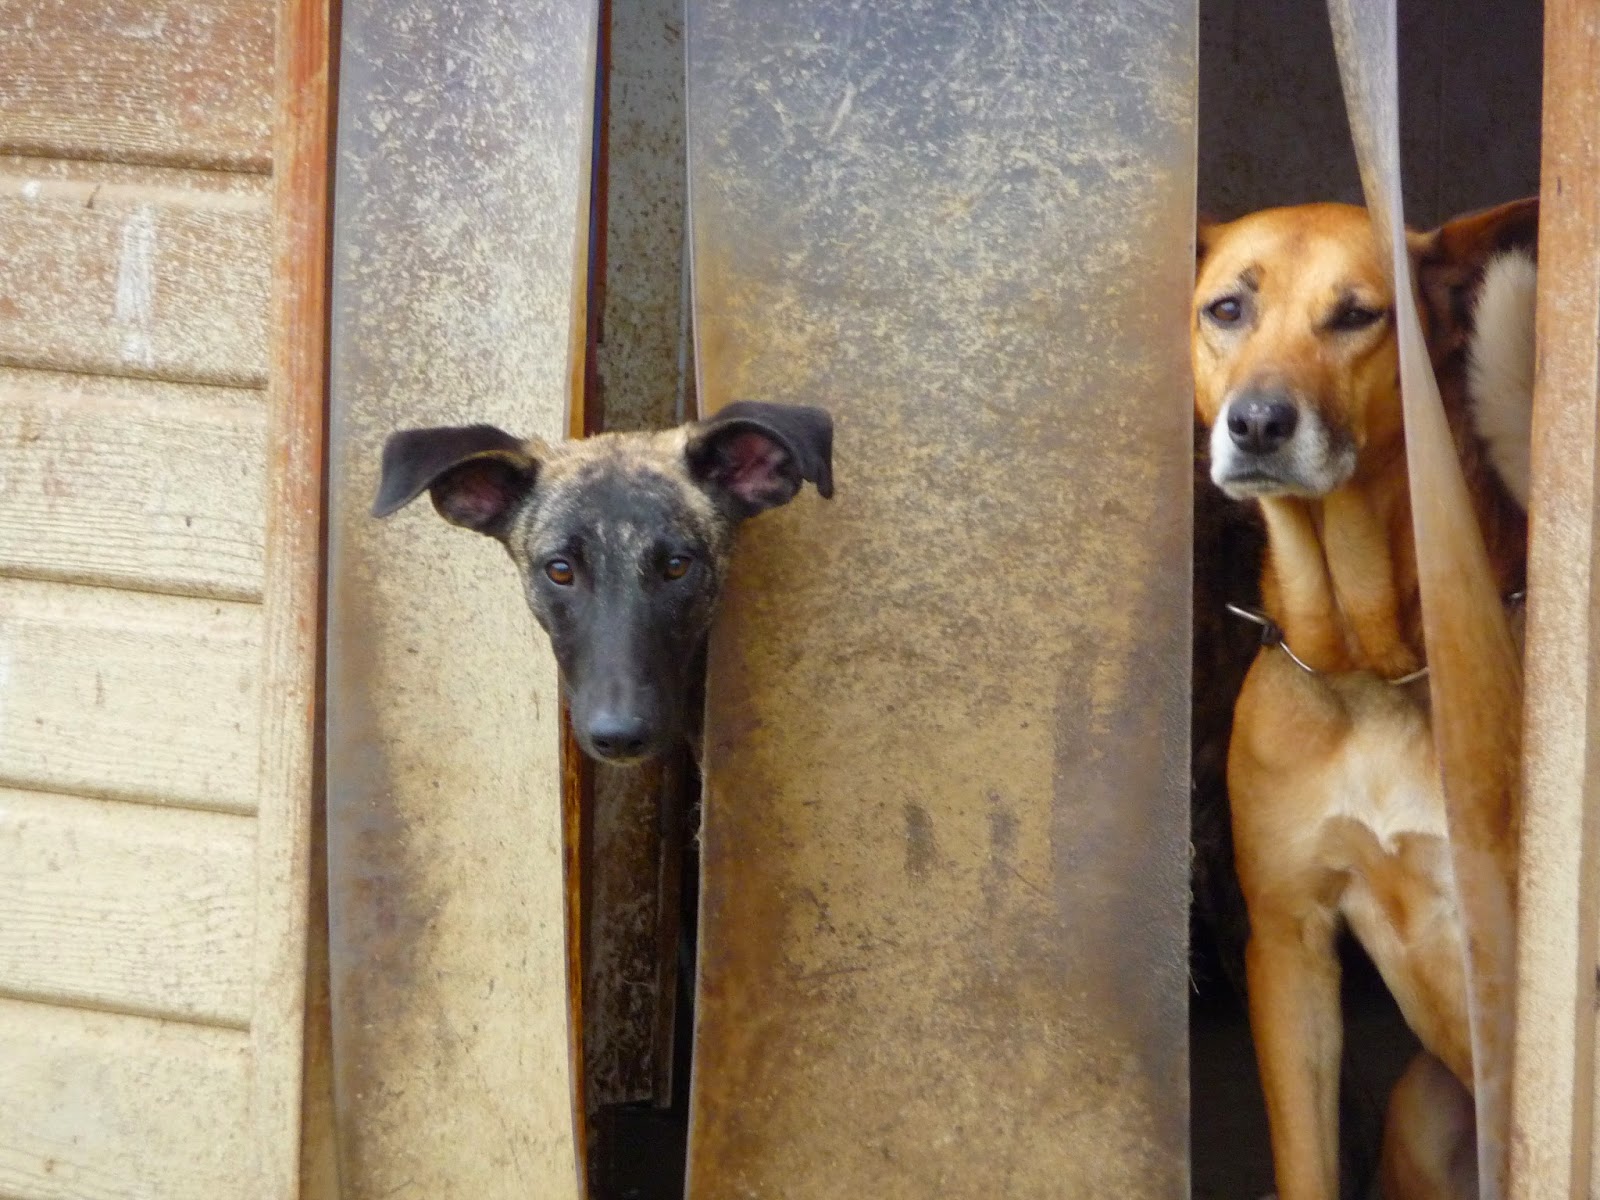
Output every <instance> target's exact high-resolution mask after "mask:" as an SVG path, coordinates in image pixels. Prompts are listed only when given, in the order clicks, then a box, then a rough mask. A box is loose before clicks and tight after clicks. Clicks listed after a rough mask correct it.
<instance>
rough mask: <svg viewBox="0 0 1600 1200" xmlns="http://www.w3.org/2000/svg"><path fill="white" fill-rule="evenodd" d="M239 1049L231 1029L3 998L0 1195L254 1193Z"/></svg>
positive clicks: (244, 1064) (224, 1197) (244, 1060)
mask: <svg viewBox="0 0 1600 1200" xmlns="http://www.w3.org/2000/svg"><path fill="white" fill-rule="evenodd" d="M248 1051H249V1042H248V1040H247V1038H246V1036H245V1035H244V1034H241V1033H238V1032H236V1031H234V1030H229V1029H206V1028H203V1027H200V1026H195V1025H182V1024H175V1023H171V1022H166V1021H155V1020H150V1019H148V1018H145V1017H131V1016H122V1015H118V1014H114V1013H98V1012H91V1011H89V1010H86V1009H76V1008H56V1007H52V1006H50V1005H43V1004H30V1003H26V1002H22V1001H15V1000H5V999H0V1195H5V1196H17V1197H24V1198H25V1200H258V1198H259V1197H261V1196H262V1195H263V1194H264V1193H261V1192H258V1191H255V1190H253V1189H252V1187H251V1186H250V1177H249V1175H248V1168H249V1163H250V1147H249V1145H248V1144H247V1139H246V1137H245V1124H244V1113H245V1098H246V1088H247V1083H248V1079H247V1077H248V1074H249V1057H248Z"/></svg>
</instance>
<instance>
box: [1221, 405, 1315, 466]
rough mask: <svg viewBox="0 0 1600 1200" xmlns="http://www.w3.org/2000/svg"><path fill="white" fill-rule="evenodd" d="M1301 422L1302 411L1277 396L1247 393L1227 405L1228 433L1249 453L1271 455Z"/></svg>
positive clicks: (1238, 445) (1292, 434)
mask: <svg viewBox="0 0 1600 1200" xmlns="http://www.w3.org/2000/svg"><path fill="white" fill-rule="evenodd" d="M1299 422H1300V413H1299V410H1298V409H1296V408H1295V406H1294V405H1293V404H1290V403H1289V402H1288V401H1287V400H1284V399H1282V398H1280V397H1279V396H1276V395H1272V394H1267V393H1262V392H1246V393H1245V394H1244V395H1242V396H1239V397H1237V398H1235V399H1234V400H1233V401H1231V402H1230V403H1229V404H1228V436H1229V437H1231V438H1232V439H1233V444H1234V445H1235V446H1237V447H1239V449H1241V450H1243V451H1245V452H1246V453H1247V454H1271V453H1272V452H1273V451H1274V450H1276V449H1278V447H1280V446H1282V445H1283V444H1284V443H1285V442H1287V441H1288V440H1289V439H1290V438H1292V437H1293V436H1294V430H1295V426H1296V425H1298V424H1299Z"/></svg>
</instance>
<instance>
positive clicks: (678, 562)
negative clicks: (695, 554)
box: [662, 554, 694, 579]
mask: <svg viewBox="0 0 1600 1200" xmlns="http://www.w3.org/2000/svg"><path fill="white" fill-rule="evenodd" d="M693 561H694V560H693V559H692V558H690V557H689V556H688V555H687V554H674V555H673V556H672V557H671V558H669V559H667V565H666V568H665V569H664V570H663V572H662V574H664V575H665V576H666V577H667V578H668V579H682V578H683V577H684V576H685V575H687V574H688V573H689V564H690V563H692V562H693Z"/></svg>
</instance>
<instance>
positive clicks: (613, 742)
mask: <svg viewBox="0 0 1600 1200" xmlns="http://www.w3.org/2000/svg"><path fill="white" fill-rule="evenodd" d="M649 744H650V723H649V722H648V721H646V720H645V719H644V718H643V717H641V716H638V715H636V714H634V713H624V712H598V713H595V715H594V716H592V717H590V718H589V745H590V746H592V747H593V748H594V752H595V753H596V754H598V755H599V756H600V757H601V758H620V759H628V758H638V757H640V756H641V755H642V754H644V752H645V748H646V747H647V746H648V745H649Z"/></svg>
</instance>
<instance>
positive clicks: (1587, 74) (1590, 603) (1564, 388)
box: [1511, 0, 1600, 1200]
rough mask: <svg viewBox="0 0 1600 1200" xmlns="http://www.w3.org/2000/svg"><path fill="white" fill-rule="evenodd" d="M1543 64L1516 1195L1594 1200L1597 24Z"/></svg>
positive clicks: (1572, 15) (1598, 859)
mask: <svg viewBox="0 0 1600 1200" xmlns="http://www.w3.org/2000/svg"><path fill="white" fill-rule="evenodd" d="M1544 61H1545V67H1544V72H1545V74H1544V146H1543V163H1542V178H1541V180H1540V194H1541V212H1540V227H1539V293H1538V297H1539V298H1538V306H1539V313H1538V334H1537V336H1538V368H1537V376H1538V377H1537V384H1536V387H1535V401H1534V425H1533V502H1532V512H1531V520H1530V532H1529V555H1528V631H1527V648H1526V669H1527V689H1526V696H1527V700H1526V709H1525V717H1524V752H1523V787H1524V801H1523V805H1524V807H1523V826H1522V858H1521V872H1520V885H1519V886H1520V901H1519V903H1520V908H1521V927H1520V930H1519V958H1518V964H1517V968H1518V969H1517V975H1518V980H1519V986H1518V994H1517V1040H1516V1078H1515V1084H1514V1088H1513V1097H1512V1192H1511V1195H1512V1196H1513V1197H1514V1198H1515V1200H1552V1198H1553V1197H1558V1196H1570V1197H1587V1196H1589V1195H1590V1191H1591V1185H1592V1180H1593V1163H1592V1147H1591V1140H1592V1126H1593V1112H1594V1091H1595V1083H1596V1081H1595V962H1596V950H1597V936H1600V921H1597V915H1600V914H1597V911H1596V908H1597V901H1600V807H1597V806H1600V739H1597V737H1596V733H1597V732H1600V730H1597V728H1596V710H1595V698H1596V685H1597V684H1600V631H1597V630H1596V628H1595V626H1594V614H1595V612H1596V605H1597V603H1600V590H1597V583H1600V581H1597V579H1596V576H1595V569H1594V568H1595V561H1596V557H1597V554H1600V544H1597V535H1600V527H1597V525H1596V520H1595V516H1596V513H1597V511H1600V474H1597V459H1596V455H1595V441H1596V437H1597V433H1600V154H1597V150H1596V147H1597V146H1600V103H1597V102H1596V91H1597V87H1596V81H1597V80H1600V25H1597V24H1596V22H1595V19H1594V6H1593V4H1592V3H1590V2H1589V0H1548V3H1547V4H1546V7H1545V60H1544Z"/></svg>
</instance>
